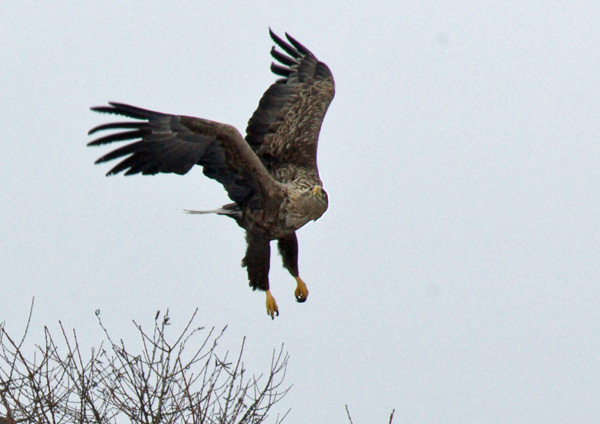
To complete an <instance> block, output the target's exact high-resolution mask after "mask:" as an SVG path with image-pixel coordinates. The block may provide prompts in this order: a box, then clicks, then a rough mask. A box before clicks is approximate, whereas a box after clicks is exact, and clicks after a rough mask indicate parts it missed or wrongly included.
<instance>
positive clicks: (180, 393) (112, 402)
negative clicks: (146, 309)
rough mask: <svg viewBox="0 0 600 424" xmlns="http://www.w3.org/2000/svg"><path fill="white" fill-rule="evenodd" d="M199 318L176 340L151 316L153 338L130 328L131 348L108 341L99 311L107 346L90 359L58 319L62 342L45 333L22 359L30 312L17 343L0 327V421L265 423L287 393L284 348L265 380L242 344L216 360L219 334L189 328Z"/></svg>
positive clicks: (165, 321) (161, 319)
mask: <svg viewBox="0 0 600 424" xmlns="http://www.w3.org/2000/svg"><path fill="white" fill-rule="evenodd" d="M32 309H33V303H32ZM196 313H197V310H196V312H194V314H193V315H192V317H191V318H190V320H189V321H188V322H187V325H186V326H185V328H184V329H183V331H181V333H179V334H178V335H177V336H176V337H175V338H174V340H173V339H172V338H171V337H167V332H168V331H167V330H168V327H169V325H170V317H169V313H168V311H167V313H166V314H164V315H162V316H161V314H160V312H158V313H157V314H156V317H155V319H154V328H153V331H152V332H151V333H148V332H146V331H145V330H143V329H142V326H141V325H139V324H138V323H136V322H135V321H134V322H133V324H134V325H135V327H136V328H137V331H138V332H139V335H140V337H141V349H140V350H139V351H133V350H131V349H130V348H128V347H127V346H126V344H125V342H124V341H123V340H118V341H116V340H114V339H113V338H112V337H111V335H110V333H109V332H108V330H107V329H106V327H105V326H104V324H103V323H102V320H101V318H100V311H96V316H97V318H98V324H99V325H100V327H101V328H102V330H103V332H104V335H105V340H103V341H102V342H101V343H100V345H99V346H98V347H95V348H92V349H91V352H90V354H89V355H85V354H84V353H83V352H82V351H81V348H80V343H79V341H78V338H77V333H76V332H75V330H73V331H72V332H71V333H68V332H67V331H66V330H65V328H64V327H63V325H62V323H60V322H59V325H60V335H59V337H58V338H57V339H55V337H53V336H52V335H51V334H50V331H49V330H48V328H47V327H44V343H43V344H37V345H35V348H34V349H33V355H32V356H26V355H25V353H24V352H25V350H24V342H25V339H26V336H27V332H28V329H29V325H30V321H31V311H30V315H29V320H28V323H27V327H26V329H25V331H24V333H23V336H22V337H21V338H20V340H15V338H13V337H12V336H10V335H9V334H8V333H7V331H6V329H5V325H0V401H1V403H2V406H3V407H4V409H5V410H6V413H5V415H6V417H2V418H0V424H13V423H20V422H26V423H39V424H46V423H48V424H50V423H52V424H58V423H69V424H71V423H77V424H80V423H81V424H83V423H96V424H109V423H110V424H112V423H123V422H129V423H136V424H137V423H140V424H141V423H143V424H159V423H160V424H171V423H173V424H175V423H194V424H234V423H236V424H258V423H263V422H265V421H266V419H267V417H268V416H269V413H270V412H271V410H272V408H273V406H274V405H275V404H276V403H277V402H278V401H279V400H281V399H282V398H283V397H284V396H285V395H286V394H287V392H288V390H289V387H283V380H284V378H285V374H286V368H287V363H288V354H287V353H285V352H284V351H283V346H282V347H281V349H279V350H278V351H274V352H273V355H272V360H271V366H270V369H269V371H268V373H266V374H265V375H260V376H258V377H256V376H249V375H248V373H247V371H246V368H245V367H244V364H243V362H242V354H243V351H244V343H245V339H244V340H243V341H242V345H241V347H240V350H239V353H238V354H237V355H235V356H234V357H230V355H229V352H225V353H224V354H219V353H218V352H217V345H218V342H219V340H220V339H221V337H222V336H223V333H224V331H225V330H226V328H224V329H223V330H222V331H221V332H218V331H215V329H214V328H212V329H210V330H207V329H205V328H203V327H194V326H193V321H194V320H195V317H196ZM55 340H58V341H59V342H60V343H57V342H55ZM288 412H289V411H288ZM286 415H287V412H286V413H285V414H284V415H283V416H279V415H277V416H276V417H275V418H274V422H275V423H280V422H281V421H282V420H283V419H284V418H285V416H286Z"/></svg>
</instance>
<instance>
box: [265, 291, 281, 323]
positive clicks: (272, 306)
mask: <svg viewBox="0 0 600 424" xmlns="http://www.w3.org/2000/svg"><path fill="white" fill-rule="evenodd" d="M267 315H270V316H271V319H275V315H277V316H279V308H278V307H277V302H275V298H274V297H273V295H272V294H271V290H267Z"/></svg>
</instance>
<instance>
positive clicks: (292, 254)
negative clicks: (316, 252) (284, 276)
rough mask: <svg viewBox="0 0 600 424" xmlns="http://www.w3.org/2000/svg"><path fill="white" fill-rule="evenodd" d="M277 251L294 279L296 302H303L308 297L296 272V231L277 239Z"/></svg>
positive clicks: (306, 290)
mask: <svg viewBox="0 0 600 424" xmlns="http://www.w3.org/2000/svg"><path fill="white" fill-rule="evenodd" d="M277 247H278V248H279V253H281V257H282V258H283V266H284V267H285V268H286V269H287V270H288V271H289V272H290V274H292V277H294V278H295V279H296V290H295V291H294V296H295V297H296V300H297V301H298V302H305V301H306V299H307V298H308V288H307V287H306V284H305V283H304V281H302V278H300V276H299V273H298V239H297V238H296V233H295V232H294V233H291V234H289V235H287V236H285V237H282V238H280V239H278V240H277Z"/></svg>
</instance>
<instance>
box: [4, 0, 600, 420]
mask: <svg viewBox="0 0 600 424" xmlns="http://www.w3.org/2000/svg"><path fill="white" fill-rule="evenodd" d="M306 3H307V2H306V1H300V2H295V1H292V2H280V1H279V2H271V1H265V2H261V3H259V2H228V4H227V6H221V5H220V4H222V2H195V3H191V2H190V3H188V2H171V3H169V5H168V6H167V5H166V3H164V2H144V3H133V2H131V3H125V2H85V3H84V2H65V1H58V2H51V3H41V2H12V3H10V5H4V6H3V7H2V15H3V16H2V18H3V19H2V21H3V24H2V26H1V27H0V34H1V35H0V45H1V46H2V47H1V48H0V63H2V66H0V97H1V99H2V102H0V127H1V128H2V133H3V140H2V143H0V157H1V158H2V160H3V166H2V167H0V182H1V185H0V187H1V190H0V204H1V205H2V208H1V209H0V217H1V219H0V236H1V240H2V246H3V247H2V255H1V256H0V279H1V282H0V284H1V285H0V287H1V294H0V311H2V313H1V316H0V320H5V321H6V324H7V327H8V329H9V330H14V331H15V332H18V331H19V330H20V329H22V328H23V326H24V325H25V321H26V316H27V309H28V306H29V303H30V301H31V297H32V296H35V297H36V308H35V311H34V320H33V325H34V327H36V328H37V329H38V330H39V329H40V328H41V327H42V325H44V324H48V325H50V326H51V327H52V326H54V327H56V322H57V321H58V320H59V319H60V320H62V321H63V323H64V324H65V325H66V326H67V327H75V328H77V329H78V330H79V331H80V332H82V333H87V335H89V339H88V340H87V341H86V342H87V343H90V344H91V343H93V342H94V341H95V340H99V339H100V337H101V334H100V332H99V331H98V329H97V326H96V324H95V317H94V310H95V309H101V311H102V316H103V318H104V320H105V322H106V323H107V325H108V326H109V327H110V326H112V328H115V332H116V333H118V335H120V336H122V337H123V338H127V337H128V336H130V335H132V334H133V333H134V331H133V328H132V326H130V325H129V324H126V326H124V327H122V328H121V325H123V323H124V322H125V323H128V322H129V321H130V320H131V319H136V320H137V321H140V322H142V323H146V325H147V326H150V325H151V324H152V322H151V321H152V318H153V317H154V313H155V312H156V310H157V309H160V310H163V311H164V310H165V309H167V308H170V310H171V315H172V317H173V321H174V322H175V323H176V324H177V323H178V322H180V323H183V321H185V320H186V319H187V318H188V317H189V316H190V314H191V313H192V311H193V310H194V309H195V308H196V307H198V308H199V309H200V314H199V324H202V325H205V326H209V327H210V326H213V325H215V326H217V327H222V326H224V325H226V324H229V331H228V332H227V336H226V338H225V340H224V342H223V347H226V348H229V349H231V350H233V351H235V350H236V349H237V347H238V346H239V343H240V341H241V337H242V336H244V335H246V336H248V340H247V352H246V353H247V358H246V359H247V365H248V367H249V368H250V369H251V370H253V371H256V372H260V371H262V369H261V367H264V366H266V365H267V364H268V362H269V360H270V357H271V352H272V350H273V349H276V348H278V347H279V346H280V345H281V343H285V345H286V348H287V349H288V350H289V352H290V355H291V362H290V368H289V374H288V380H287V381H288V382H289V383H293V384H294V388H293V389H292V391H291V393H290V394H289V395H288V397H287V398H286V400H285V401H284V402H282V405H281V410H282V411H283V410H285V409H287V407H291V408H292V412H291V414H290V416H289V417H288V419H287V422H289V423H291V424H295V423H306V422H315V423H316V422H323V423H324V422H338V423H339V422H345V420H346V419H345V411H344V404H346V403H347V404H349V406H350V408H351V411H352V415H353V419H354V422H355V423H356V424H366V423H383V422H387V417H388V416H389V413H390V412H391V410H392V408H396V419H397V421H398V422H399V423H400V422H401V423H405V422H406V423H433V422H439V423H467V422H473V423H484V422H485V423H494V422H498V423H500V422H519V423H540V422H545V423H553V422H554V423H564V422H594V421H596V420H598V417H600V403H598V398H599V396H600V378H598V376H599V375H600V355H599V352H600V328H599V327H600V286H599V281H600V264H599V260H598V259H599V258H598V252H599V250H600V224H599V222H600V221H599V219H598V218H599V217H600V201H599V200H598V199H599V198H600V143H599V136H600V120H599V119H598V116H599V112H600V108H599V106H598V105H599V102H598V99H599V97H598V96H599V93H600V78H599V77H598V69H600V30H599V28H600V6H599V5H598V4H596V3H593V2H586V5H583V3H578V4H579V5H578V6H574V5H572V4H571V3H567V2H557V1H550V2H549V1H544V2H542V1H539V2H526V4H524V3H523V2H519V3H518V4H517V2H512V3H510V2H469V3H468V2H444V3H443V4H442V3H440V2H429V1H425V2H423V1H419V2H329V3H327V4H326V5H324V3H323V2H308V4H306ZM142 4H143V6H142ZM513 4H514V6H513ZM269 26H271V27H272V28H273V30H274V31H276V32H278V33H283V32H284V31H288V32H289V33H291V34H292V35H294V36H295V37H296V38H297V39H298V40H300V41H301V42H302V43H304V44H305V45H306V46H307V47H309V48H310V49H311V50H312V51H313V52H314V53H315V54H316V55H317V56H318V57H319V59H321V60H323V61H325V62H326V63H327V64H328V65H329V67H330V68H331V70H332V71H333V73H334V76H335V79H336V88H337V94H336V98H335V100H334V102H333V104H332V106H331V108H330V110H329V112H328V115H327V117H326V119H325V124H324V126H323V130H322V132H321V138H320V146H319V169H320V172H321V177H322V179H323V180H324V183H325V188H326V190H327V191H328V193H329V198H330V208H329V210H328V212H327V213H326V214H325V215H324V216H323V218H321V219H320V220H319V221H318V222H316V223H312V224H310V225H308V226H306V227H305V228H303V229H302V230H300V232H299V233H298V236H299V239H300V269H301V275H302V276H303V278H304V280H305V281H306V282H307V284H308V287H309V289H310V297H309V300H308V301H307V302H306V303H305V304H297V303H296V302H295V301H294V298H293V289H294V284H295V282H294V280H293V279H292V278H291V277H290V276H289V275H288V274H287V272H286V271H285V270H283V269H282V268H281V266H280V259H279V257H278V256H274V257H273V261H272V265H271V267H272V271H271V285H272V289H273V293H274V295H275V297H276V299H277V302H278V304H279V308H280V312H281V315H280V317H279V318H277V319H276V320H275V321H273V322H272V321H271V320H270V319H268V318H267V316H266V314H265V311H264V295H263V294H259V293H253V292H251V290H250V289H249V288H248V286H247V279H246V275H245V270H244V269H242V268H241V267H240V266H239V264H240V261H241V258H242V256H243V254H244V249H245V242H244V239H243V233H242V231H241V230H240V229H239V228H237V227H236V225H235V224H234V223H233V222H231V221H230V220H227V219H225V218H222V217H209V216H188V215H185V214H183V213H182V210H183V209H186V208H191V209H202V208H212V207H217V206H220V205H221V204H223V203H226V202H227V201H228V199H227V197H226V195H225V193H224V191H223V189H222V188H221V187H220V186H219V185H218V184H217V183H215V182H213V181H211V180H208V179H206V178H204V177H203V175H202V172H201V170H200V169H197V170H195V171H193V172H191V173H190V174H188V175H187V176H185V177H178V176H170V175H167V176H165V175H163V176H156V177H139V176H138V177H131V178H124V177H121V176H119V177H112V178H105V177H104V174H105V173H106V172H107V171H108V169H109V166H94V165H93V162H94V160H95V159H96V158H97V157H99V156H100V155H101V154H102V153H103V152H106V150H107V149H91V148H86V147H85V143H86V142H88V141H89V139H88V137H87V136H86V132H87V130H88V129H90V128H91V127H93V126H95V125H98V124H100V123H104V122H107V120H108V119H109V118H108V117H107V116H102V115H98V114H93V113H92V112H90V111H89V107H90V106H94V105H101V104H103V103H105V102H106V101H109V100H112V101H121V102H126V103H131V104H134V105H138V106H141V107H146V108H150V109H155V110H159V111H163V112H170V113H180V114H187V115H195V116H201V117H205V118H209V119H214V120H219V121H223V122H227V123H230V124H233V125H235V126H236V127H237V128H239V129H240V130H242V131H243V130H244V129H245V127H246V123H247V120H248V118H249V117H250V115H251V114H252V112H253V110H254V108H255V107H256V105H257V102H258V100H259V98H260V96H261V95H262V93H263V92H264V90H265V89H266V88H267V87H268V85H269V84H270V83H271V82H272V81H273V80H274V76H273V75H271V74H270V72H269V69H268V67H269V64H270V61H271V59H270V57H269V49H270V48H271V45H272V43H271V41H270V40H269V37H268V27H269ZM39 334H40V333H39V331H38V332H32V336H33V337H32V340H31V341H36V340H35V337H38V336H39Z"/></svg>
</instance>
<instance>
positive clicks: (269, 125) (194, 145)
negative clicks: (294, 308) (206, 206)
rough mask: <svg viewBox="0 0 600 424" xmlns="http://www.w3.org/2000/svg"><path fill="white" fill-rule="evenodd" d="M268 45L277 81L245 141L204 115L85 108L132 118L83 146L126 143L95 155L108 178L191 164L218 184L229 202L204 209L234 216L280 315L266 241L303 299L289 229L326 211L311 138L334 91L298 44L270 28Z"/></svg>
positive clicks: (272, 310)
mask: <svg viewBox="0 0 600 424" xmlns="http://www.w3.org/2000/svg"><path fill="white" fill-rule="evenodd" d="M269 33H270V35H271V38H272V39H273V41H274V42H275V43H276V45H277V46H278V47H279V48H280V49H281V50H283V52H282V51H279V50H277V49H276V47H273V49H272V50H271V56H272V57H273V58H274V59H275V60H276V61H277V62H279V63H273V64H271V70H272V71H273V73H275V74H277V75H279V76H281V77H282V78H281V79H279V80H277V81H276V82H275V83H274V84H273V85H271V86H270V87H269V88H268V90H267V91H266V92H265V93H264V95H263V97H262V98H261V100H260V103H259V105H258V108H257V109H256V111H255V112H254V114H253V115H252V117H251V118H250V121H249V122H248V127H247V129H246V137H245V138H244V137H242V135H241V134H240V132H239V131H238V130H237V129H235V128H234V127H233V126H231V125H227V124H222V123H219V122H213V121H209V120H206V119H202V118H193V117H189V116H179V115H168V114H164V113H160V112H153V111H150V110H146V109H141V108H137V107H134V106H129V105H125V104H122V103H112V102H111V103H109V106H99V107H93V108H92V110H94V111H96V112H104V113H112V114H117V115H122V116H126V117H129V118H134V119H136V120H137V121H128V122H116V123H109V124H104V125H100V126H98V127H95V128H93V129H92V130H91V131H90V132H89V134H94V133H96V132H98V131H104V130H116V131H117V132H113V133H111V134H109V135H107V136H104V137H101V138H98V139H96V140H94V141H92V142H91V143H89V144H88V145H89V146H98V145H103V144H108V143H112V142H118V141H130V142H131V143H129V144H126V145H124V146H122V147H120V148H118V149H116V150H113V151H111V152H110V153H108V154H106V155H104V156H102V157H101V158H99V159H98V160H97V161H96V163H103V162H107V161H111V160H114V159H120V162H118V163H117V165H116V166H114V167H113V168H112V169H111V170H110V171H109V172H108V174H107V175H112V174H117V173H119V172H122V171H125V175H133V174H142V175H154V174H157V173H176V174H180V175H183V174H185V173H187V172H188V171H189V170H190V169H191V168H192V167H193V166H194V165H200V166H202V168H203V172H204V174H205V175H206V176H207V177H209V178H212V179H215V180H217V181H218V182H220V183H221V184H222V185H223V187H224V188H225V190H226V191H227V194H228V195H229V198H230V199H231V200H232V201H233V203H231V204H227V205H225V206H223V207H221V208H219V209H216V210H212V211H188V212H190V213H200V214H203V213H217V214H219V215H225V216H229V217H231V218H233V219H234V220H235V221H236V222H237V223H238V224H239V225H240V226H241V227H242V228H244V229H245V230H246V240H247V242H248V248H247V251H246V256H245V257H244V259H243V261H242V265H243V266H245V267H246V268H247V270H248V279H249V281H250V286H251V287H252V288H253V289H260V290H264V291H265V292H266V294H267V313H268V314H269V315H270V316H271V317H272V318H273V317H274V316H275V314H277V315H278V314H279V311H278V308H277V304H276V302H275V299H274V298H273V296H272V295H271V292H270V289H269V262H270V242H271V241H273V240H277V241H278V243H277V244H278V249H279V252H280V253H281V255H282V258H283V266H284V267H285V268H286V269H288V271H289V272H290V274H292V276H293V277H294V278H295V279H296V281H297V287H296V291H295V296H296V299H297V300H298V301H299V302H304V301H305V300H306V298H307V296H308V290H307V288H306V285H305V284H304V282H303V281H302V279H301V278H300V276H299V275H298V241H297V238H296V230H298V229H299V228H300V227H302V226H303V225H304V224H306V223H307V222H309V221H312V220H317V219H318V218H319V217H320V216H321V215H323V213H324V212H325V210H326V209H327V204H328V200H327V194H326V193H325V191H324V190H323V183H322V181H321V179H320V178H319V172H318V169H317V142H318V138H319V131H320V129H321V124H322V122H323V118H324V117H325V113H326V112H327V108H328V107H329V104H330V103H331V101H332V100H333V96H334V94H335V85H334V81H333V76H332V74H331V71H330V70H329V68H328V67H327V65H325V64H324V63H322V62H319V61H318V60H317V58H316V57H315V55H314V54H313V53H311V52H310V51H309V50H308V49H307V48H306V47H304V46H303V45H302V44H300V43H299V42H298V41H296V40H295V39H294V38H292V37H291V36H289V35H288V34H286V37H287V40H288V41H284V40H283V39H281V38H279V37H278V36H276V35H275V34H274V33H273V32H272V31H270V30H269Z"/></svg>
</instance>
